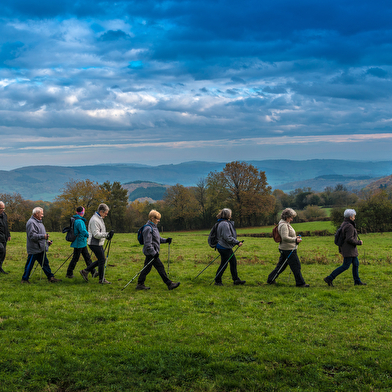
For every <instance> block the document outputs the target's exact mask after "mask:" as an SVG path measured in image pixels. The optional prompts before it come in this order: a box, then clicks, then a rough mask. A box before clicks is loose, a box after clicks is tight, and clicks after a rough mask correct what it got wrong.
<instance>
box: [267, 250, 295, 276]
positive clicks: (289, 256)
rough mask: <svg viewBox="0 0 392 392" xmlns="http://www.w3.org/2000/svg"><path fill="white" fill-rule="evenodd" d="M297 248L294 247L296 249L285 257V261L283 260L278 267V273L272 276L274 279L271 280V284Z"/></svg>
mask: <svg viewBox="0 0 392 392" xmlns="http://www.w3.org/2000/svg"><path fill="white" fill-rule="evenodd" d="M297 246H298V245H297ZM297 246H296V247H295V248H294V249H293V250H292V251H291V252H290V254H289V255H288V256H287V258H286V260H285V261H284V262H283V264H282V265H281V266H280V268H279V270H278V272H277V273H276V274H275V276H274V278H273V279H272V281H271V282H273V281H274V280H275V279H276V278H277V277H278V275H279V274H280V271H282V269H283V267H284V266H285V264H286V263H287V261H288V260H289V258H290V256H291V254H292V253H293V252H294V251H295V250H296V249H297Z"/></svg>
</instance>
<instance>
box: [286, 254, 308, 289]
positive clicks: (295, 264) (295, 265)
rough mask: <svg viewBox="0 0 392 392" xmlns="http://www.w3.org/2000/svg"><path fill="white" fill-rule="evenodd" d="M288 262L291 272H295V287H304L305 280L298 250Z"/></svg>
mask: <svg viewBox="0 0 392 392" xmlns="http://www.w3.org/2000/svg"><path fill="white" fill-rule="evenodd" d="M287 262H288V264H289V266H290V268H291V271H293V275H294V279H295V285H296V286H302V285H304V284H305V279H304V278H303V276H302V273H301V262H300V261H299V258H298V255H297V250H294V251H293V253H292V254H291V256H290V257H289V259H288V261H287Z"/></svg>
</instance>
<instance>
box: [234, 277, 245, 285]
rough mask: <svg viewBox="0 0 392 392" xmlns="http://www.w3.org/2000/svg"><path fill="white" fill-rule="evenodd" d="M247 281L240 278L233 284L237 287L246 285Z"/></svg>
mask: <svg viewBox="0 0 392 392" xmlns="http://www.w3.org/2000/svg"><path fill="white" fill-rule="evenodd" d="M245 283H246V280H241V279H240V278H238V279H236V280H235V281H234V282H233V284H235V285H236V286H238V285H240V284H245Z"/></svg>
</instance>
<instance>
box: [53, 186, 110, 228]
mask: <svg viewBox="0 0 392 392" xmlns="http://www.w3.org/2000/svg"><path fill="white" fill-rule="evenodd" d="M109 195H110V194H109V192H108V191H107V190H105V189H104V188H103V187H102V186H101V185H99V184H98V183H97V182H94V181H90V180H83V181H76V180H71V181H69V182H67V183H65V186H64V188H63V189H62V193H61V194H60V195H59V196H57V197H56V199H55V203H56V204H57V206H58V207H60V210H61V216H60V217H59V218H61V219H63V221H65V222H66V221H67V219H68V218H69V217H70V216H72V215H74V214H75V210H76V208H77V207H79V206H83V207H84V208H85V210H86V214H85V216H86V218H87V219H89V218H90V217H91V216H92V215H93V214H94V212H95V211H96V210H97V208H98V206H99V204H100V203H107V201H108V198H109Z"/></svg>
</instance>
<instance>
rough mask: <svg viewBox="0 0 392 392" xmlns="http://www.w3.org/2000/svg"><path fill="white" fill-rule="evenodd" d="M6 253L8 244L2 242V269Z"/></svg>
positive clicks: (0, 252) (0, 257)
mask: <svg viewBox="0 0 392 392" xmlns="http://www.w3.org/2000/svg"><path fill="white" fill-rule="evenodd" d="M6 253H7V242H0V268H2V267H3V262H4V259H5V255H6Z"/></svg>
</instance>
